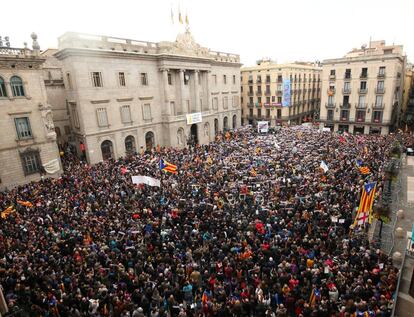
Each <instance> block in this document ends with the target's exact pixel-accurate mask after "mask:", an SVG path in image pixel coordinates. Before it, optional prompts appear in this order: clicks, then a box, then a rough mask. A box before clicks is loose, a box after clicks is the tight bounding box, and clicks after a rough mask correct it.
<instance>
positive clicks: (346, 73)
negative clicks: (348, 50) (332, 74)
mask: <svg viewBox="0 0 414 317" xmlns="http://www.w3.org/2000/svg"><path fill="white" fill-rule="evenodd" d="M345 78H346V79H349V78H351V69H350V68H347V69H346V70H345Z"/></svg>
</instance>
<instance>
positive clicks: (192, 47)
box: [59, 30, 240, 63]
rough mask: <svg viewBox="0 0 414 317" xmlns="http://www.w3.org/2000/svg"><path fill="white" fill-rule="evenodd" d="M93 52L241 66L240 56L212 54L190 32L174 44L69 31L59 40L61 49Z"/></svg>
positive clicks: (182, 35) (181, 35)
mask: <svg viewBox="0 0 414 317" xmlns="http://www.w3.org/2000/svg"><path fill="white" fill-rule="evenodd" d="M64 49H90V50H102V51H114V52H117V53H132V54H145V55H181V56H192V57H198V58H208V59H212V60H215V61H218V62H230V63H240V56H239V55H237V54H231V53H223V52H216V51H211V50H210V49H208V48H205V47H202V46H200V45H199V44H197V43H196V42H195V41H194V38H193V36H192V35H191V33H190V32H189V31H188V30H187V31H186V32H185V33H182V34H179V35H178V36H177V39H176V41H175V42H167V41H165V42H159V43H156V42H148V41H139V40H132V39H125V38H119V37H110V36H104V35H93V34H85V33H75V32H67V33H65V34H63V35H62V36H61V37H59V50H64Z"/></svg>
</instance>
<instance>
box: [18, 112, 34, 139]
mask: <svg viewBox="0 0 414 317" xmlns="http://www.w3.org/2000/svg"><path fill="white" fill-rule="evenodd" d="M21 120H25V121H26V123H25V124H26V126H27V129H26V131H25V133H28V135H23V134H22V130H20V128H19V126H21V125H20V124H19V121H21ZM14 125H15V127H16V133H17V138H18V139H19V140H29V139H33V131H32V127H31V125H30V119H29V117H16V118H14Z"/></svg>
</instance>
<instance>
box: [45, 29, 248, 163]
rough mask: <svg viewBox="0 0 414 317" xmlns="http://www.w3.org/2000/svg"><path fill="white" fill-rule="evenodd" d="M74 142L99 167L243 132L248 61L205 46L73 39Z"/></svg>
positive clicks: (66, 55) (67, 67)
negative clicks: (242, 77)
mask: <svg viewBox="0 0 414 317" xmlns="http://www.w3.org/2000/svg"><path fill="white" fill-rule="evenodd" d="M53 56H54V57H55V58H57V60H58V61H59V62H60V63H61V65H62V74H63V81H64V86H65V87H66V89H65V91H66V102H67V107H68V111H69V117H70V129H71V135H72V137H71V140H72V143H73V144H74V145H75V146H76V148H77V149H78V151H79V152H80V151H81V150H85V154H86V157H87V160H88V161H89V162H90V163H96V162H99V161H101V160H105V159H109V158H118V157H121V156H125V155H127V154H128V153H132V152H139V151H141V150H143V149H150V148H154V147H155V146H157V145H159V146H174V147H185V146H187V145H188V144H196V143H199V144H204V143H208V142H210V141H213V140H214V139H215V135H216V134H217V133H218V132H219V131H225V130H228V129H233V128H236V127H239V126H240V122H241V107H240V102H239V99H240V91H239V87H240V66H241V64H240V58H239V56H238V55H235V54H229V53H222V52H213V51H211V50H210V49H208V48H205V47H202V46H200V45H199V44H197V43H196V42H195V41H194V39H193V36H192V35H191V33H190V32H189V30H188V29H187V30H186V32H185V33H182V34H179V35H178V36H177V39H176V41H175V42H159V43H153V42H146V41H137V40H131V39H123V38H113V37H107V36H99V35H89V34H80V33H65V34H64V35H62V36H61V37H60V38H59V48H58V51H57V52H56V53H55V54H54V55H53Z"/></svg>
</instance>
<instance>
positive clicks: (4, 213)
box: [0, 206, 16, 219]
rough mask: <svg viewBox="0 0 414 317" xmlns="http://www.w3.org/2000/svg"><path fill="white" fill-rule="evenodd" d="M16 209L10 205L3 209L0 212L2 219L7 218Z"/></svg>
mask: <svg viewBox="0 0 414 317" xmlns="http://www.w3.org/2000/svg"><path fill="white" fill-rule="evenodd" d="M15 211H16V210H15V209H14V207H13V206H9V207H7V208H6V209H5V210H3V211H2V212H1V213H0V216H1V218H2V219H7V217H8V216H9V215H10V214H12V213H14V212H15Z"/></svg>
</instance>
